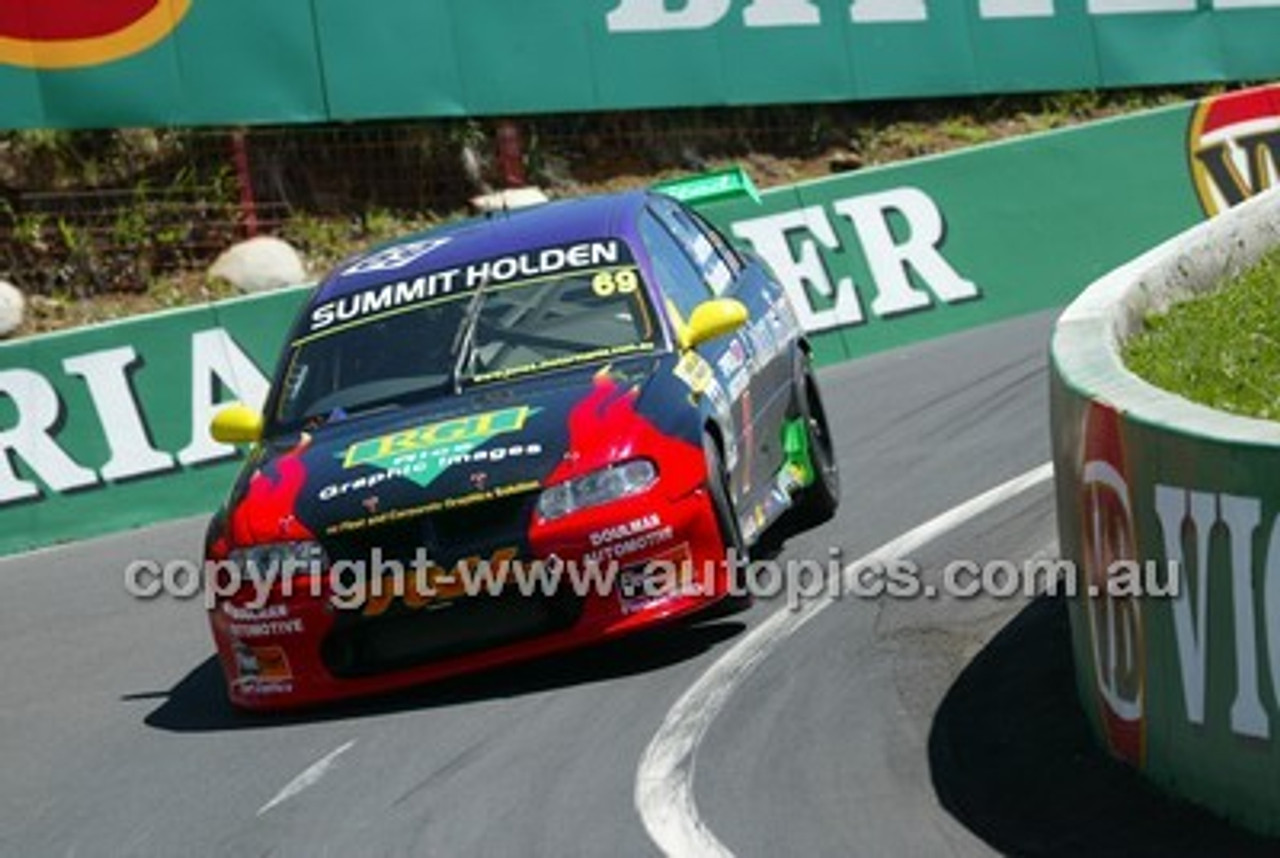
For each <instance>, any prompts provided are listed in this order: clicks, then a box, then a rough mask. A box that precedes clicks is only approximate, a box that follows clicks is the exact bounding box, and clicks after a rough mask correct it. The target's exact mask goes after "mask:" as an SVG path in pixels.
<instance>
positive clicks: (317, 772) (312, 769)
mask: <svg viewBox="0 0 1280 858" xmlns="http://www.w3.org/2000/svg"><path fill="white" fill-rule="evenodd" d="M355 743H356V740H355V739H352V740H351V741H350V742H347V743H346V744H345V745H341V746H339V747H337V748H334V749H333V750H332V751H330V752H329V753H327V754H325V755H324V756H323V757H321V758H320V759H319V760H317V761H316V762H314V763H312V764H311V765H310V766H308V767H307V769H306V771H304V772H303V773H302V774H300V775H298V776H297V777H296V778H294V779H293V780H291V781H289V783H287V784H285V787H284V789H282V790H280V792H278V793H276V796H275V798H273V799H271V801H269V802H267V803H266V804H264V805H263V806H262V807H260V808H258V816H262V815H263V814H264V813H266V812H267V811H269V810H271V809H272V808H273V807H275V806H276V805H278V804H281V803H283V802H286V801H288V800H289V799H291V798H293V797H294V796H295V795H297V794H298V793H300V792H302V791H303V790H304V789H306V788H307V787H310V786H314V785H315V783H316V782H317V781H318V780H320V779H321V778H322V777H324V773H325V772H327V771H329V767H330V766H332V765H333V764H334V761H336V760H337V759H338V757H340V756H342V755H343V754H345V753H346V752H347V751H350V750H351V747H352V746H353V745H355Z"/></svg>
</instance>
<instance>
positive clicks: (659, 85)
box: [0, 0, 1280, 128]
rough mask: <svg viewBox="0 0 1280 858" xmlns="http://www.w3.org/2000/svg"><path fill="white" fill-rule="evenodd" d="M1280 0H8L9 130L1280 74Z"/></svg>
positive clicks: (4, 26) (1, 57)
mask: <svg viewBox="0 0 1280 858" xmlns="http://www.w3.org/2000/svg"><path fill="white" fill-rule="evenodd" d="M1277 32H1280V0H1088V2H1085V3H1080V2H1075V3H1064V2H1056V0H959V2H951V0H948V2H942V0H736V2H735V0H680V2H671V0H578V2H569V3H554V4H552V3H528V2H521V0H466V2H464V0H380V2H378V3H376V4H372V5H363V4H356V3H350V2H347V0H273V2H270V3H262V2H256V0H5V2H4V3H2V4H0V127H7V128H23V127H118V126H130V125H198V124H244V123H258V122H270V123H283V122H317V121H331V120H340V121H349V120H360V119H378V118H396V117H399V118H403V117H416V116H477V115H492V114H513V113H538V112H561V111H582V110H618V109H628V108H651V107H662V108H670V107H683V106H708V105H738V104H769V103H790V102H824V101H847V100H851V99H873V98H905V97H918V96H936V95H965V94H974V93H1006V92H1023V91H1034V90H1053V89H1091V88H1101V87H1117V86H1134V85H1149V84H1171V83H1184V82H1191V81H1212V80H1259V79H1266V78H1272V77H1276V76H1278V75H1280V52H1277V51H1276V50H1275V49H1274V35H1275V33H1277Z"/></svg>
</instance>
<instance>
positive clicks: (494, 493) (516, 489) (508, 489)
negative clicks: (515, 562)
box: [324, 480, 542, 536]
mask: <svg viewBox="0 0 1280 858" xmlns="http://www.w3.org/2000/svg"><path fill="white" fill-rule="evenodd" d="M540 488H542V484H541V483H540V482H538V481H537V480H524V481H522V482H518V483H510V484H508V485H503V486H497V487H496V488H491V489H484V490H483V491H480V490H477V491H474V492H471V493H470V494H466V495H461V496H459V497H449V498H444V499H442V500H433V501H431V502H429V503H424V504H418V505H417V506H411V507H404V508H402V509H392V510H387V511H385V512H379V513H377V514H376V515H372V514H371V515H369V516H366V517H365V518H354V519H348V520H347V521H340V522H337V523H335V524H331V525H329V526H328V527H326V528H325V531H324V532H325V535H326V536H340V535H342V534H345V533H352V532H355V531H358V530H364V529H365V528H368V527H379V526H381V525H384V524H389V523H392V522H397V521H404V520H405V519H410V518H418V517H420V516H424V515H430V514H432V513H434V512H440V511H442V510H452V509H459V508H461V507H465V506H471V505H473V504H477V503H484V502H485V501H491V500H499V499H501V498H506V497H511V496H512V495H518V494H524V493H526V492H532V491H537V490H538V489H540Z"/></svg>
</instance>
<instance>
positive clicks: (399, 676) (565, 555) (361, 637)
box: [209, 489, 729, 709]
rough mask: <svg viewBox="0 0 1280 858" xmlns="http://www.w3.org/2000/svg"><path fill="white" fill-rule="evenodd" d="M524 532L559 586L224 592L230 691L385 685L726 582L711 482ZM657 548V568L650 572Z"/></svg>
mask: <svg viewBox="0 0 1280 858" xmlns="http://www.w3.org/2000/svg"><path fill="white" fill-rule="evenodd" d="M528 542H529V552H530V553H531V554H532V555H533V558H522V559H535V558H536V559H540V560H547V559H548V558H553V557H554V558H558V559H559V560H560V561H563V562H565V563H566V565H567V569H568V570H569V571H568V573H567V574H566V575H562V576H561V577H560V579H559V584H560V586H559V588H557V589H556V590H554V591H553V592H550V593H546V592H540V591H538V588H537V587H534V588H533V591H532V592H521V587H520V581H517V580H512V579H507V580H506V581H505V582H504V586H503V587H502V589H501V592H500V593H499V594H498V595H480V596H475V595H461V594H459V595H457V596H456V597H455V598H434V599H428V598H421V597H420V595H421V594H417V593H414V592H413V590H412V588H410V591H409V592H408V593H407V594H405V595H403V596H400V597H398V598H396V599H393V600H391V601H390V603H388V602H387V601H386V600H383V601H382V602H381V603H379V605H378V606H377V608H376V609H374V608H371V607H370V604H371V603H370V602H366V603H365V604H364V605H362V606H360V607H347V608H343V607H338V606H336V605H335V603H334V600H333V598H332V596H331V595H330V594H328V593H326V592H325V591H323V589H322V590H321V591H320V592H309V589H310V588H307V587H294V588H293V592H292V594H290V595H286V594H284V593H283V592H281V591H280V590H279V589H275V590H273V591H272V593H271V594H270V596H269V597H268V598H267V599H266V602H265V604H263V605H261V606H251V605H250V604H249V602H250V600H252V598H253V593H252V592H247V593H241V594H236V595H233V596H232V597H231V598H229V599H227V600H225V601H223V602H220V603H219V604H218V605H216V606H215V607H214V608H213V609H212V610H211V611H210V614H209V618H210V624H211V627H212V631H213V637H214V641H215V644H216V646H217V650H218V657H219V660H220V662H221V665H222V668H223V671H224V674H225V675H226V678H227V685H228V690H229V695H230V698H231V701H232V703H234V704H235V705H236V706H239V707H243V708H247V709H283V708H291V707H299V706H308V705H312V704H316V703H322V702H327V701H334V700H339V699H343V698H348V697H355V696H364V695H372V694H379V693H383V692H387V691H392V690H395V689H399V688H404V687H407V686H411V685H416V684H420V683H425V682H431V681H435V680H440V679H444V678H447V677H451V676H456V675H459V674H464V673H469V672H473V671H478V670H484V669H487V668H490V667H495V666H498V665H502V664H509V663H512V662H516V661H522V660H525V659H530V658H536V657H538V656H542V655H547V654H550V653H554V652H558V651H563V650H567V649H572V648H575V647H579V646H584V645H587V644H591V643H595V642H600V641H605V640H610V639H613V638H616V637H620V636H623V635H626V634H629V633H631V632H634V631H637V630H640V629H644V628H648V627H651V626H654V625H657V624H660V623H663V622H667V621H671V620H675V619H677V618H681V617H684V616H687V615H689V614H692V613H695V612H697V611H699V610H702V609H704V608H706V607H708V606H709V605H711V604H713V603H715V602H717V601H719V600H720V599H721V598H723V597H724V596H725V595H726V594H727V592H728V580H729V577H728V575H727V571H726V569H725V565H724V557H725V552H724V542H723V540H722V538H721V534H720V532H719V528H718V526H717V524H716V519H715V515H714V512H713V509H712V506H711V501H710V498H709V496H708V495H707V493H706V492H705V490H701V489H700V490H697V491H694V492H692V493H690V494H688V495H686V496H684V497H682V498H679V499H676V500H670V501H661V502H659V503H658V504H657V505H655V503H654V497H653V495H645V496H639V497H637V498H633V499H626V500H622V501H618V502H615V503H612V504H609V505H607V506H606V507H601V508H600V510H599V511H594V510H593V511H584V512H583V513H581V514H576V515H574V516H570V517H567V518H566V519H564V520H563V521H559V522H552V523H547V524H541V525H535V526H534V527H533V528H532V530H531V532H530V533H529V540H528ZM585 561H592V563H591V564H588V563H586V562H585ZM654 561H662V562H663V566H662V567H661V571H660V572H659V574H657V575H654V576H649V577H646V576H645V575H644V574H643V572H644V570H645V569H646V568H650V567H652V565H653V563H654ZM592 564H594V568H595V569H596V570H598V573H597V574H594V576H593V574H592V573H591V569H592ZM573 569H577V570H579V573H577V574H578V577H576V578H575V577H574V575H575V573H574V572H573V571H572V570H573ZM673 572H675V573H676V574H675V575H674V577H673V574H672V573H673ZM529 580H533V579H526V583H528V581H529ZM566 587H567V588H568V589H567V591H566V589H565V588H566Z"/></svg>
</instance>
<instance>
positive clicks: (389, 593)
mask: <svg viewBox="0 0 1280 858" xmlns="http://www.w3.org/2000/svg"><path fill="white" fill-rule="evenodd" d="M519 554H520V552H519V549H517V548H514V547H510V546H508V547H506V548H499V549H498V550H497V551H494V552H493V553H492V554H491V555H490V556H489V557H488V559H484V558H481V557H479V556H473V557H464V558H462V559H461V560H459V561H458V562H457V563H455V564H453V566H452V567H451V568H450V569H449V570H445V569H444V568H443V567H441V566H437V565H435V564H430V565H428V566H426V567H424V568H421V569H414V570H412V571H411V572H410V574H407V575H403V576H400V577H398V578H397V576H395V575H388V576H384V578H383V579H381V580H379V581H375V582H374V584H373V586H372V587H371V588H370V592H369V593H368V594H366V599H365V601H364V603H363V608H362V610H361V613H362V614H363V615H364V616H366V617H378V616H381V615H382V614H385V613H386V612H387V611H388V610H389V609H390V608H391V606H392V604H395V603H396V602H399V603H400V604H402V605H403V606H404V607H405V608H407V609H409V610H411V611H416V610H421V609H422V608H426V607H428V606H433V605H440V604H443V603H445V602H449V601H452V600H454V599H458V598H461V597H462V596H465V595H467V583H468V581H469V582H471V585H472V586H473V587H474V588H475V590H473V592H474V593H475V594H476V595H498V594H499V593H500V592H501V591H502V589H503V587H504V586H505V585H506V582H507V581H508V579H509V578H510V577H511V573H512V564H513V563H514V562H515V560H516V558H517V557H518V556H519Z"/></svg>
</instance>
